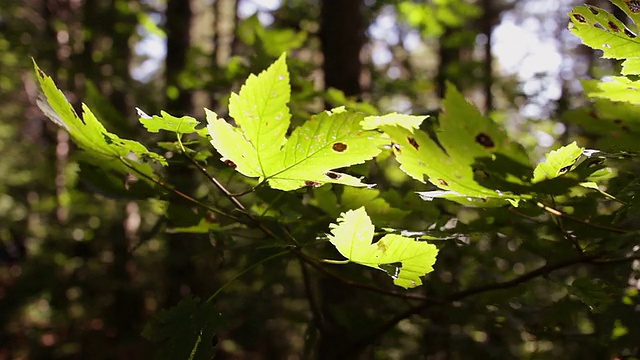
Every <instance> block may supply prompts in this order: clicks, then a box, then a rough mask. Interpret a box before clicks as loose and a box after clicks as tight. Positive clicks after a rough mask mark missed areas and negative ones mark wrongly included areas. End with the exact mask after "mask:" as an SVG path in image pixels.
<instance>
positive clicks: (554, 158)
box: [532, 141, 584, 183]
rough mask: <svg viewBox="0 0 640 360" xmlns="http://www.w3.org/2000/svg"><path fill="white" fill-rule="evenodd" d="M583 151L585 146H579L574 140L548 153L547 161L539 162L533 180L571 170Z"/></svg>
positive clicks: (543, 178) (551, 176)
mask: <svg viewBox="0 0 640 360" xmlns="http://www.w3.org/2000/svg"><path fill="white" fill-rule="evenodd" d="M583 151H584V148H582V147H579V146H578V145H577V144H576V142H575V141H574V142H572V143H571V144H569V145H566V146H563V147H561V148H560V149H558V150H553V151H551V152H549V153H547V155H546V159H545V161H544V162H542V163H540V164H538V166H536V168H535V170H534V171H533V180H532V182H534V183H537V182H540V181H543V180H547V179H553V178H556V177H558V176H560V175H564V174H566V173H567V172H569V171H571V167H572V166H573V164H575V163H576V161H577V160H578V158H579V157H580V156H581V155H582V152H583Z"/></svg>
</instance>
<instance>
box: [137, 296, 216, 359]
mask: <svg viewBox="0 0 640 360" xmlns="http://www.w3.org/2000/svg"><path fill="white" fill-rule="evenodd" d="M220 323H221V316H220V313H218V312H216V310H215V308H214V306H213V305H212V304H211V303H208V302H201V301H200V299H198V298H191V297H189V298H185V299H183V300H182V301H180V302H179V303H178V305H177V306H175V307H172V308H170V309H167V310H160V311H159V312H158V314H157V315H156V316H155V317H154V318H153V319H151V320H150V321H149V323H148V324H147V325H146V326H145V328H144V330H143V331H142V336H144V337H145V338H146V339H148V340H149V341H151V342H153V343H155V344H157V345H158V348H157V349H158V350H157V353H156V358H157V359H167V360H173V359H189V360H210V359H212V358H213V356H214V354H215V347H214V346H213V339H214V337H215V334H216V330H217V329H218V328H219V327H220Z"/></svg>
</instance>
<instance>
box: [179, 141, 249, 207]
mask: <svg viewBox="0 0 640 360" xmlns="http://www.w3.org/2000/svg"><path fill="white" fill-rule="evenodd" d="M176 135H177V136H178V144H179V145H180V148H181V149H182V154H183V155H184V156H185V157H186V158H187V159H188V160H189V162H191V163H192V164H193V166H195V167H196V169H198V171H200V172H201V173H202V174H203V175H204V176H205V177H206V178H207V179H208V180H209V181H210V182H211V183H212V184H213V185H215V186H216V187H217V188H218V190H220V191H222V193H223V194H224V195H225V196H226V197H227V199H229V201H231V202H232V203H233V205H235V206H236V207H237V208H238V209H239V210H242V211H243V212H245V213H246V212H247V209H246V208H245V207H244V205H243V204H242V203H241V202H240V201H239V200H238V199H236V197H235V195H234V194H232V193H231V192H230V191H229V190H227V188H226V187H224V185H222V183H221V182H220V181H218V179H216V178H215V177H213V176H212V175H211V174H209V172H207V169H205V168H204V167H202V166H201V165H200V164H198V162H197V161H196V160H195V159H194V158H192V157H191V156H189V154H188V153H187V150H186V148H185V147H184V146H183V145H182V140H181V139H180V134H176Z"/></svg>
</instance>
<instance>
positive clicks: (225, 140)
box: [206, 55, 388, 190]
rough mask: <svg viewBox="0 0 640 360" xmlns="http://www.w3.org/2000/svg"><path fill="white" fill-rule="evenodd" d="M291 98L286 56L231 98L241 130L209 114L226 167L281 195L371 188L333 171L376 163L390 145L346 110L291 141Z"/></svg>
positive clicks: (321, 118)
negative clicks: (307, 189) (308, 189)
mask: <svg viewBox="0 0 640 360" xmlns="http://www.w3.org/2000/svg"><path fill="white" fill-rule="evenodd" d="M289 93H290V89H289V74H288V71H287V66H286V63H285V57H284V55H282V56H281V57H280V58H279V59H278V60H277V61H276V62H275V63H274V64H273V65H271V66H270V67H269V68H268V69H267V70H265V71H263V72H262V73H260V74H259V75H258V76H254V75H251V76H250V77H249V79H248V80H247V82H246V84H245V85H244V86H242V88H241V90H240V93H239V94H232V96H231V100H230V104H229V113H230V115H231V117H233V118H234V120H235V122H236V124H238V127H235V126H232V125H231V124H229V123H228V122H226V121H225V120H224V119H220V118H218V116H217V115H216V114H215V113H213V112H211V111H208V110H207V111H206V114H207V122H208V124H209V125H208V127H207V128H208V131H209V134H210V135H211V143H212V145H213V146H214V147H215V148H216V150H218V152H219V153H220V154H221V155H222V161H224V162H225V163H227V164H228V165H230V166H231V167H233V168H235V169H236V170H237V171H238V172H240V173H242V174H243V175H245V176H249V177H258V178H259V181H265V180H266V181H268V183H269V185H270V186H271V187H272V188H275V189H280V190H295V189H298V188H301V187H303V186H320V185H322V184H324V183H337V184H343V185H351V186H361V187H362V186H366V184H363V183H362V182H361V181H360V180H359V179H357V178H355V177H353V176H350V175H347V174H342V173H338V172H335V171H333V170H334V169H337V168H341V167H346V166H350V165H354V164H360V163H362V162H364V161H366V160H368V159H371V158H373V157H374V156H376V155H377V154H379V153H380V151H381V150H380V147H381V146H382V145H384V144H386V143H387V142H388V141H387V140H386V139H384V137H383V136H382V135H381V134H380V133H378V132H377V131H373V130H364V129H362V128H361V127H360V123H361V122H362V120H363V119H364V115H363V114H360V113H356V112H349V111H346V110H344V109H341V108H338V109H335V110H333V111H324V112H321V113H320V114H318V115H316V116H313V117H311V119H309V120H308V121H306V122H305V123H304V124H303V125H302V126H300V127H298V128H296V129H295V130H294V131H293V133H292V134H291V136H290V137H289V139H287V138H286V137H285V134H286V132H287V130H288V128H289V124H290V118H291V115H290V113H289V109H288V107H287V103H288V101H289Z"/></svg>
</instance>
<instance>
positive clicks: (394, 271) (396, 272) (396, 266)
mask: <svg viewBox="0 0 640 360" xmlns="http://www.w3.org/2000/svg"><path fill="white" fill-rule="evenodd" d="M378 267H380V269H382V271H384V272H386V273H387V274H388V275H389V276H391V278H393V279H397V278H398V276H400V270H402V263H401V262H394V263H390V264H380V265H378Z"/></svg>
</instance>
